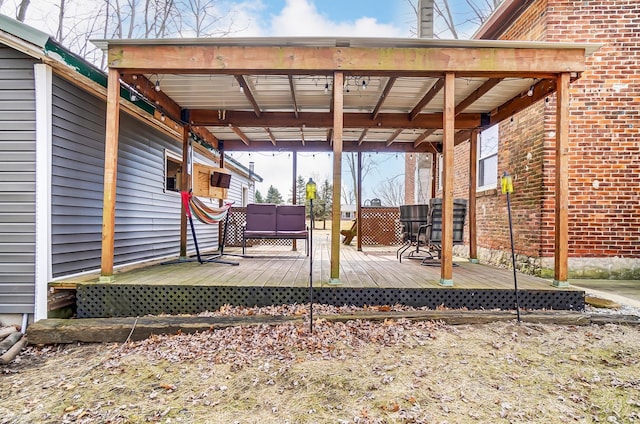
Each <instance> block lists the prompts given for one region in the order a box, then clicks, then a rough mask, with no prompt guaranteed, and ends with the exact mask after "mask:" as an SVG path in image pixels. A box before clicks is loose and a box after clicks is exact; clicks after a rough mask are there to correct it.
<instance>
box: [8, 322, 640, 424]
mask: <svg viewBox="0 0 640 424" xmlns="http://www.w3.org/2000/svg"><path fill="white" fill-rule="evenodd" d="M638 352H640V329H638V328H637V327H624V326H616V325H605V326H588V327H563V326H553V325H532V324H520V325H518V324H516V323H507V324H505V323H495V324H487V325H477V326H458V327H453V326H445V325H441V324H437V323H432V322H422V323H420V322H409V321H400V322H396V321H387V322H385V323H383V324H380V323H377V324H372V323H367V322H359V321H355V322H349V323H330V322H326V321H325V322H317V323H316V325H315V331H314V334H313V335H309V332H308V327H307V326H306V325H305V326H293V325H283V326H277V327H266V326H255V327H243V328H231V329H225V330H219V331H216V332H206V333H200V334H196V335H173V336H162V337H160V336H158V337H153V338H152V339H148V340H145V341H142V342H137V343H129V344H126V345H81V346H58V347H52V346H50V347H46V348H33V347H32V348H29V350H28V351H27V352H25V353H24V354H23V355H22V356H21V357H20V361H19V362H17V363H13V364H11V365H9V366H8V367H5V368H4V369H3V370H4V374H5V375H3V376H2V377H0V398H1V399H3V401H2V402H1V403H0V423H34V422H37V423H60V422H80V423H83V422H86V423H94V422H99V423H137V422H163V423H164V422H166V423H178V422H180V423H233V422H238V423H461V422H482V423H503V422H504V423H523V422H526V423H564V422H578V423H589V422H613V423H616V422H619V423H622V422H625V423H627V422H640V361H639V359H638Z"/></svg>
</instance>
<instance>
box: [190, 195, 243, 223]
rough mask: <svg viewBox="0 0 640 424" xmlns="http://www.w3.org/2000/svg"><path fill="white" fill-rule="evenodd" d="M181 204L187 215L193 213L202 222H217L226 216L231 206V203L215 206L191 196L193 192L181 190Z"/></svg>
mask: <svg viewBox="0 0 640 424" xmlns="http://www.w3.org/2000/svg"><path fill="white" fill-rule="evenodd" d="M181 194H182V204H183V205H184V210H185V213H186V214H187V217H189V218H191V215H192V214H193V215H195V217H196V218H198V221H200V222H202V223H204V224H209V225H213V224H217V223H219V222H220V221H222V220H223V219H225V218H226V217H227V213H228V212H229V209H230V208H231V203H227V204H225V205H224V206H223V207H220V208H216V207H213V206H209V205H207V204H205V203H204V202H203V201H202V200H200V199H198V198H197V197H194V196H193V193H190V192H186V191H183V192H182V193H181Z"/></svg>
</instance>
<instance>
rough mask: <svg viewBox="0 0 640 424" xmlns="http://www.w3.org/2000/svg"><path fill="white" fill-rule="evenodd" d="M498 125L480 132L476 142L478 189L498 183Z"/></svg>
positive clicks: (494, 185)
mask: <svg viewBox="0 0 640 424" xmlns="http://www.w3.org/2000/svg"><path fill="white" fill-rule="evenodd" d="M498 140H499V125H494V126H493V127H490V128H487V129H486V130H484V131H482V132H481V133H480V140H479V143H478V189H479V190H486V189H489V188H496V185H497V184H498Z"/></svg>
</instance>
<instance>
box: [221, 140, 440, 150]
mask: <svg viewBox="0 0 640 424" xmlns="http://www.w3.org/2000/svg"><path fill="white" fill-rule="evenodd" d="M431 144H432V143H429V142H427V143H422V144H420V145H419V146H418V147H417V148H414V147H413V143H393V144H391V146H389V147H387V146H386V143H385V142H384V141H381V142H371V141H367V142H366V143H363V144H362V145H360V146H358V142H357V141H356V140H348V141H347V140H345V141H344V145H343V149H344V150H343V151H344V152H382V153H385V152H386V153H392V152H393V153H395V152H397V153H401V152H404V153H423V152H432V151H433V150H434V147H432V146H431ZM278 149H282V151H291V152H296V151H298V152H332V151H333V146H331V144H330V143H327V141H326V140H324V138H323V139H320V140H318V139H309V138H308V137H307V138H306V139H305V143H304V146H303V145H302V143H300V141H299V140H278ZM224 150H225V152H233V151H238V152H273V151H274V148H273V145H272V144H271V141H270V140H257V139H256V140H251V145H249V146H248V145H246V144H245V143H244V142H243V141H242V140H225V141H224Z"/></svg>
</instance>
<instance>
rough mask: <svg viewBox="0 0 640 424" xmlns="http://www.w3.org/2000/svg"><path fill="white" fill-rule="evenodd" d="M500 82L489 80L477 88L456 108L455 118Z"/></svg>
mask: <svg viewBox="0 0 640 424" xmlns="http://www.w3.org/2000/svg"><path fill="white" fill-rule="evenodd" d="M500 81H502V78H489V79H488V80H487V81H485V82H484V83H483V84H482V85H481V86H480V87H478V88H477V89H476V90H475V91H474V92H473V93H471V94H470V95H469V96H468V97H467V98H466V99H464V100H462V101H461V102H460V103H458V105H457V106H456V111H455V113H456V116H458V115H460V114H461V113H462V111H464V110H465V109H466V108H468V107H469V106H471V105H472V104H473V103H475V102H476V100H478V99H479V98H481V97H482V96H484V95H485V94H487V93H488V92H489V91H490V90H491V89H492V88H493V87H495V86H496V85H498V84H499V83H500Z"/></svg>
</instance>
